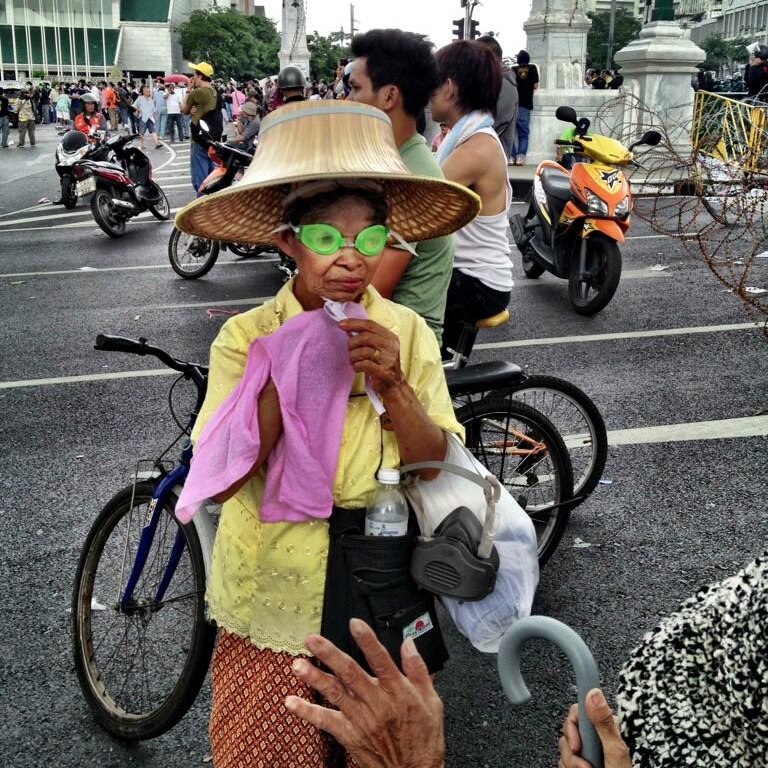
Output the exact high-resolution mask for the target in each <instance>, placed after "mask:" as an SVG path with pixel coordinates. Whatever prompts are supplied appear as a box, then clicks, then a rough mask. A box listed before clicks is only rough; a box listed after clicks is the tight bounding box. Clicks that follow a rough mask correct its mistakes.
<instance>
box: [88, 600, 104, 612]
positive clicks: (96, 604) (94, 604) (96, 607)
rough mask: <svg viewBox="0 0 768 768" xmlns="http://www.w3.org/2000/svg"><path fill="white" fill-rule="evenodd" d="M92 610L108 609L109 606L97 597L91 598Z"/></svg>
mask: <svg viewBox="0 0 768 768" xmlns="http://www.w3.org/2000/svg"><path fill="white" fill-rule="evenodd" d="M91 610H92V611H106V610H107V606H106V605H104V603H100V602H99V601H98V600H97V599H96V598H95V597H92V598H91Z"/></svg>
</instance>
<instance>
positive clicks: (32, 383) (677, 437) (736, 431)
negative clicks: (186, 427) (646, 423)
mask: <svg viewBox="0 0 768 768" xmlns="http://www.w3.org/2000/svg"><path fill="white" fill-rule="evenodd" d="M178 375H179V374H178V372H177V371H172V370H170V369H169V368H156V369H149V370H138V371H115V372H114V373H92V374H84V375H81V376H58V377H55V378H47V379H22V380H20V381H2V382H0V389H24V388H29V387H46V386H60V385H62V384H84V383H93V382H98V381H119V380H124V379H143V378H154V377H157V376H178ZM765 436H768V415H766V416H746V417H741V418H735V419H718V420H716V421H692V422H687V423H684V424H660V425H657V426H651V427H636V428H634V429H616V430H610V431H609V432H608V444H609V445H646V444H650V443H683V442H696V441H699V440H725V439H733V438H746V437H765Z"/></svg>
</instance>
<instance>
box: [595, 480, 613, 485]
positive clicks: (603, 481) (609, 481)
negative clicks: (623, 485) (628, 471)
mask: <svg viewBox="0 0 768 768" xmlns="http://www.w3.org/2000/svg"><path fill="white" fill-rule="evenodd" d="M597 482H598V485H613V480H598V481H597Z"/></svg>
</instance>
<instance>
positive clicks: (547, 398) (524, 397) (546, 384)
mask: <svg viewBox="0 0 768 768" xmlns="http://www.w3.org/2000/svg"><path fill="white" fill-rule="evenodd" d="M508 391H509V394H510V395H511V396H512V397H513V398H514V399H515V400H519V401H520V402H523V403H525V404H526V405H530V406H531V407H532V408H535V409H536V410H537V411H539V412H540V413H542V414H544V416H546V417H547V418H548V419H549V420H550V421H551V422H552V424H553V426H554V427H555V429H556V430H557V431H558V433H559V434H560V436H561V437H562V438H563V442H564V443H565V447H566V448H567V449H568V455H569V457H570V459H571V467H572V469H573V495H574V497H577V498H578V497H581V501H583V500H584V498H583V497H586V496H588V495H589V494H590V493H592V491H594V490H595V487H596V486H597V483H598V482H599V480H600V478H601V477H602V476H603V470H604V469H605V462H606V459H607V457H608V433H607V431H606V428H605V422H604V421H603V417H602V416H601V415H600V411H599V410H598V409H597V406H596V405H595V404H594V403H593V402H592V400H591V399H590V398H589V396H588V395H587V394H586V393H585V392H582V390H580V389H579V388H578V387H577V386H575V385H574V384H571V382H570V381H566V380H565V379H559V378H557V377H556V376H537V375H533V376H529V377H528V378H527V379H525V381H523V382H521V383H520V384H517V385H514V386H512V387H511V388H510V390H508ZM495 394H496V395H497V396H499V395H504V392H496V393H495ZM581 501H578V502H575V504H574V506H575V505H576V504H580V503H581Z"/></svg>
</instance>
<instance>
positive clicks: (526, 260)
mask: <svg viewBox="0 0 768 768" xmlns="http://www.w3.org/2000/svg"><path fill="white" fill-rule="evenodd" d="M521 255H522V258H523V272H524V273H525V276H526V277H527V278H528V279H529V280H535V279H536V278H537V277H541V276H542V275H543V274H544V267H542V266H541V265H540V264H537V263H536V262H535V261H534V260H533V249H532V248H531V246H530V245H528V246H526V247H525V250H524V251H523V252H522V254H521Z"/></svg>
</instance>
